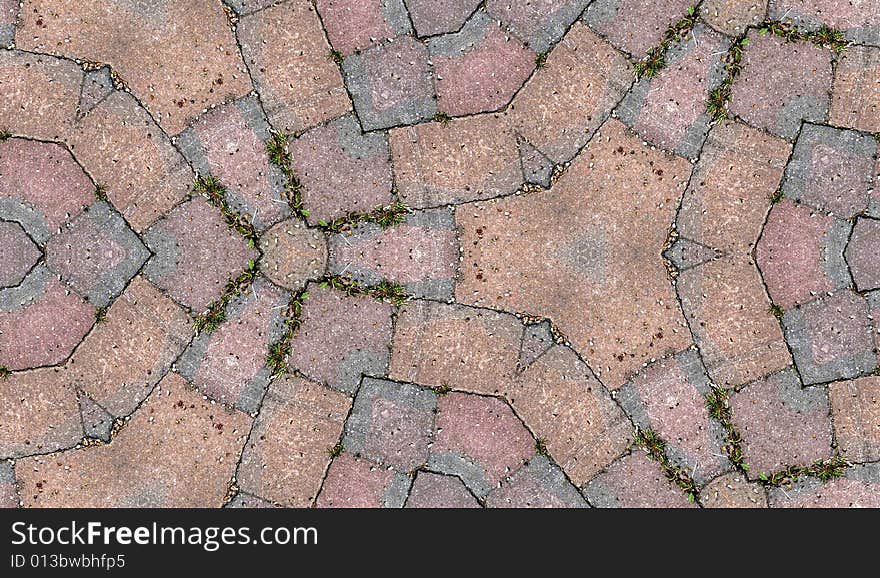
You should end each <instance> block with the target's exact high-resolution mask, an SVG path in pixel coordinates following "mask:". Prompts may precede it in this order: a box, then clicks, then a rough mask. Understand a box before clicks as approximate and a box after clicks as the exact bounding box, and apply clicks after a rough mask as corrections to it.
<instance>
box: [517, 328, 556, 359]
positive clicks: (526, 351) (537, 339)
mask: <svg viewBox="0 0 880 578" xmlns="http://www.w3.org/2000/svg"><path fill="white" fill-rule="evenodd" d="M553 342H554V340H553V333H552V332H551V329H550V322H549V321H542V322H540V323H536V324H533V325H526V326H525V328H524V329H523V337H522V343H521V345H520V348H519V360H518V361H517V362H516V368H517V369H518V370H519V371H523V370H524V369H526V368H528V367H529V366H530V365H531V364H533V363H534V362H535V361H536V360H537V359H538V358H539V357H541V356H542V355H544V354H545V353H546V352H547V350H549V349H550V348H551V347H552V346H553Z"/></svg>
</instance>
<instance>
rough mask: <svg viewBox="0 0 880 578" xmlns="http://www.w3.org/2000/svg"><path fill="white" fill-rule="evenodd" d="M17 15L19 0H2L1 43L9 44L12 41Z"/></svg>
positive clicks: (0, 18) (0, 9) (0, 0)
mask: <svg viewBox="0 0 880 578" xmlns="http://www.w3.org/2000/svg"><path fill="white" fill-rule="evenodd" d="M17 16H18V0H0V45H3V46H7V45H9V44H11V43H12V41H13V37H14V36H15V19H16V17H17Z"/></svg>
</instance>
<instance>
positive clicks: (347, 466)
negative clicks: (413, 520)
mask: <svg viewBox="0 0 880 578" xmlns="http://www.w3.org/2000/svg"><path fill="white" fill-rule="evenodd" d="M409 487H410V480H409V478H408V477H407V476H405V475H403V474H398V473H395V472H394V471H393V470H391V469H390V468H386V467H380V466H377V465H375V464H372V463H370V462H368V461H367V460H364V459H360V458H356V457H354V456H352V455H351V454H349V453H344V454H342V455H341V456H339V457H338V458H336V459H335V460H333V463H332V464H331V465H330V469H329V470H327V477H326V479H325V480H324V486H323V487H322V488H321V493H320V494H318V500H317V502H316V503H315V505H316V506H317V507H319V508H399V507H401V506H402V505H403V503H404V501H405V500H406V495H407V492H408V491H409Z"/></svg>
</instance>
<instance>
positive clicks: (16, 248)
mask: <svg viewBox="0 0 880 578" xmlns="http://www.w3.org/2000/svg"><path fill="white" fill-rule="evenodd" d="M0 247H3V252H4V258H3V263H2V264H0V287H15V286H16V285H18V284H19V283H21V281H22V279H24V278H25V276H27V274H28V273H29V272H30V270H31V269H33V267H34V265H36V264H37V261H39V260H40V257H41V256H42V255H43V252H42V251H40V248H39V247H37V246H36V245H35V244H34V242H33V241H32V240H31V238H30V237H29V236H28V234H27V233H25V231H24V229H22V228H21V225H19V224H18V223H16V222H15V221H0Z"/></svg>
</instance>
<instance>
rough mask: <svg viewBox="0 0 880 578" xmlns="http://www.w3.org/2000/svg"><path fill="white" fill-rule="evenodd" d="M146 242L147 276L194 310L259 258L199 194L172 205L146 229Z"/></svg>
mask: <svg viewBox="0 0 880 578" xmlns="http://www.w3.org/2000/svg"><path fill="white" fill-rule="evenodd" d="M144 241H146V243H147V245H148V246H149V247H150V249H151V250H152V252H153V257H151V258H150V260H149V262H147V266H146V267H145V268H144V274H145V275H146V277H147V279H149V280H150V281H151V282H152V283H153V284H154V285H156V286H157V287H159V288H160V289H162V290H164V291H166V292H167V293H168V294H169V295H170V296H171V297H172V298H174V299H175V300H176V301H178V302H180V303H182V304H184V305H186V306H188V307H191V308H192V309H193V310H194V311H195V312H196V313H201V312H203V311H204V310H205V309H207V307H208V304H210V303H211V302H212V301H214V300H215V299H217V298H219V297H220V295H221V294H222V293H223V288H224V285H225V284H226V281H228V280H229V279H231V278H233V277H236V276H238V274H239V273H241V272H242V271H243V270H244V269H245V268H246V267H247V266H248V262H249V261H253V260H255V259H256V258H257V256H258V253H257V251H256V249H253V248H250V247H248V244H247V241H245V239H244V238H242V237H241V236H239V235H238V234H237V233H236V232H235V231H233V230H232V229H230V228H229V227H228V226H227V225H226V221H225V220H224V218H223V215H222V214H221V213H220V210H219V209H217V208H216V207H213V206H211V205H210V204H208V202H207V201H205V200H204V199H202V198H201V197H196V198H194V199H193V200H191V201H187V202H185V203H184V204H182V205H180V206H178V207H176V208H175V209H174V210H173V211H172V212H171V213H170V214H169V215H168V216H167V217H165V218H164V219H163V220H161V221H159V222H158V223H156V224H155V225H154V226H152V227H151V228H150V229H149V230H148V231H147V232H146V233H145V235H144Z"/></svg>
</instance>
